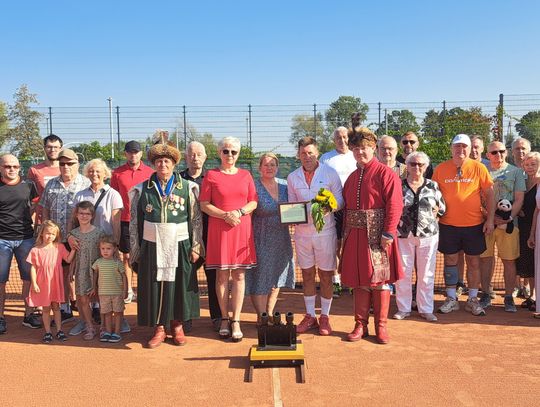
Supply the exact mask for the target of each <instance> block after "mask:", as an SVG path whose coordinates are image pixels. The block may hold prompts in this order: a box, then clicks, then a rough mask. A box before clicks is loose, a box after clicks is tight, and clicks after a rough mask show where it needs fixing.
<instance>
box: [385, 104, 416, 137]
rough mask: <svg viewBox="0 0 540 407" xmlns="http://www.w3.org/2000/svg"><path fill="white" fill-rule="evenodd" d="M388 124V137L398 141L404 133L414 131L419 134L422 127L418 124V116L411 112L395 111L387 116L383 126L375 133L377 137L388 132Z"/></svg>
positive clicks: (404, 110)
mask: <svg viewBox="0 0 540 407" xmlns="http://www.w3.org/2000/svg"><path fill="white" fill-rule="evenodd" d="M386 122H388V131H387V132H386V134H387V135H389V136H392V137H394V138H395V139H396V140H398V139H399V138H400V137H401V136H402V135H403V133H405V132H407V131H414V132H415V133H418V131H419V130H420V126H419V125H418V123H417V122H416V116H415V115H414V113H413V112H411V111H410V110H406V109H403V110H393V111H392V112H391V113H390V114H387V115H386V119H385V120H383V121H382V123H381V126H380V127H379V128H378V129H377V130H376V131H375V133H376V134H377V135H383V134H385V131H386Z"/></svg>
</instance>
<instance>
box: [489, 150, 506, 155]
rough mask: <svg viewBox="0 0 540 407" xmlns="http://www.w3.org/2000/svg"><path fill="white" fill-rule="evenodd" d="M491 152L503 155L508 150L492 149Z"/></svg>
mask: <svg viewBox="0 0 540 407" xmlns="http://www.w3.org/2000/svg"><path fill="white" fill-rule="evenodd" d="M489 153H490V154H491V155H497V154H500V155H503V154H504V153H506V150H493V151H490V152H489Z"/></svg>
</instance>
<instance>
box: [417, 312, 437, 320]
mask: <svg viewBox="0 0 540 407" xmlns="http://www.w3.org/2000/svg"><path fill="white" fill-rule="evenodd" d="M420 316H421V317H422V318H424V319H425V320H426V321H428V322H437V321H438V319H437V317H436V316H435V315H433V314H432V313H431V312H426V313H424V312H421V313H420Z"/></svg>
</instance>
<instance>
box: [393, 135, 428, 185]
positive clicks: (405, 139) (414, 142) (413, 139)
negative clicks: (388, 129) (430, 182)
mask: <svg viewBox="0 0 540 407" xmlns="http://www.w3.org/2000/svg"><path fill="white" fill-rule="evenodd" d="M401 145H402V147H403V152H402V153H401V154H400V155H398V156H397V161H398V162H400V163H401V164H405V159H406V158H407V156H408V155H409V154H410V153H414V152H415V151H416V150H418V147H420V142H419V141H418V136H417V135H416V134H414V132H412V131H408V132H406V133H405V134H403V136H401ZM424 176H425V177H426V178H429V179H431V177H432V176H433V165H432V164H431V163H430V164H429V167H427V168H426V173H425V174H424Z"/></svg>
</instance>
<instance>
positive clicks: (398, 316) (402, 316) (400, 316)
mask: <svg viewBox="0 0 540 407" xmlns="http://www.w3.org/2000/svg"><path fill="white" fill-rule="evenodd" d="M410 316H411V313H410V312H405V311H398V312H396V313H395V314H394V319H405V318H407V317H410Z"/></svg>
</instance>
